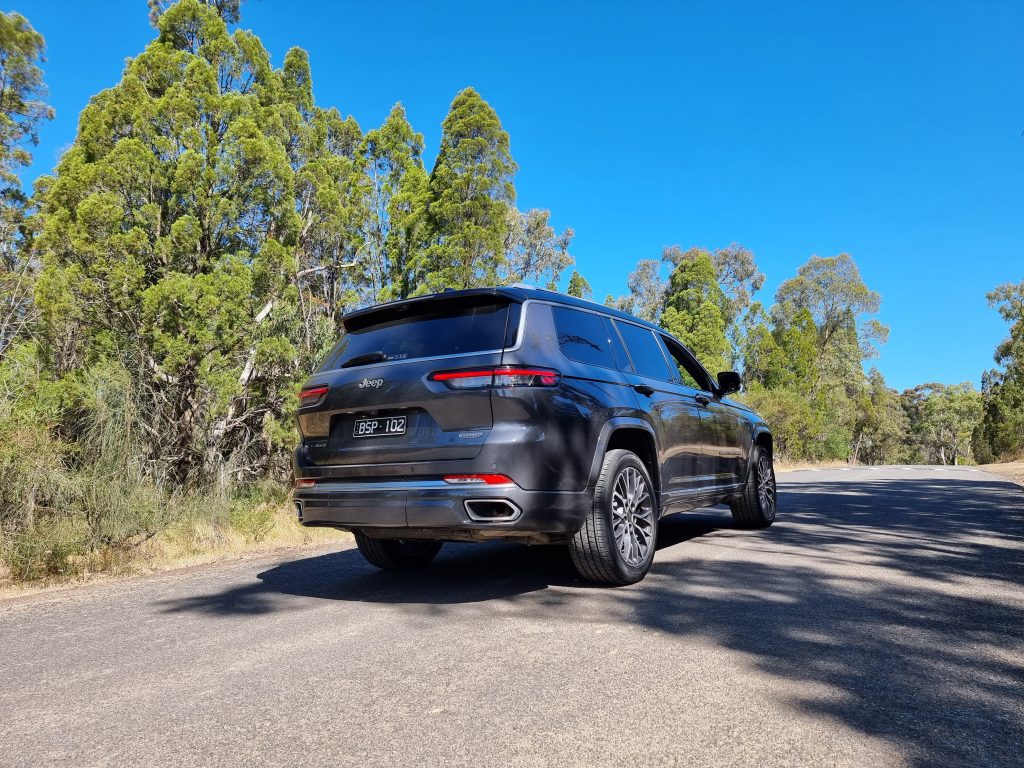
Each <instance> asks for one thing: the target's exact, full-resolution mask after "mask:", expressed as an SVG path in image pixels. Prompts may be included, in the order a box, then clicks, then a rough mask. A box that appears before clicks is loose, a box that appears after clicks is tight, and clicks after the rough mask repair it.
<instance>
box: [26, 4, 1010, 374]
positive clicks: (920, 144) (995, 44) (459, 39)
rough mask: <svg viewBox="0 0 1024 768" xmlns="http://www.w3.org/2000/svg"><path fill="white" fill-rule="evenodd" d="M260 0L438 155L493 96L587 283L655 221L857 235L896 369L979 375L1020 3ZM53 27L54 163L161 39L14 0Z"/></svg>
mask: <svg viewBox="0 0 1024 768" xmlns="http://www.w3.org/2000/svg"><path fill="white" fill-rule="evenodd" d="M771 5H772V4H767V3H759V2H751V3H730V2H722V3H686V4H683V3H665V4H656V3H623V4H619V5H616V4H605V3H596V2H587V3H583V2H580V3H568V2H566V3H561V2H515V3H449V2H432V3H429V4H428V3H403V2H396V1H392V2H388V3H366V2H360V3H356V2H348V1H346V0H339V1H338V2H312V1H306V2H295V1H294V0H293V1H292V2H282V0H248V2H246V3H245V4H244V5H243V7H242V15H243V18H242V26H243V27H245V28H249V29H252V30H253V31H254V32H256V33H257V34H258V35H259V36H260V37H261V38H262V39H263V42H264V44H265V45H266V46H267V48H268V50H269V51H270V52H271V54H272V56H273V57H274V60H275V62H276V63H277V64H280V62H281V60H282V59H283V56H284V53H285V51H286V50H287V49H288V48H289V47H290V46H292V45H298V46H301V47H303V48H305V49H306V50H307V51H309V53H310V59H311V63H312V68H313V78H314V87H315V93H316V97H317V101H318V103H320V104H321V105H323V106H336V107H338V108H339V109H340V110H341V111H342V113H344V114H352V115H354V116H355V117H356V119H357V120H358V121H359V123H360V125H361V126H362V127H363V129H364V130H367V129H369V128H372V127H374V126H376V125H379V124H380V123H381V122H382V121H383V119H384V117H385V116H386V115H387V113H388V111H389V109H390V108H391V106H392V104H394V103H395V102H396V101H401V102H402V103H403V104H404V105H405V107H406V109H407V111H408V114H409V118H410V120H411V122H412V123H413V125H414V127H415V128H416V129H417V130H419V131H421V132H422V133H423V134H424V136H425V138H426V142H427V146H428V152H427V155H428V157H427V162H428V167H429V164H430V163H432V161H433V154H434V152H435V151H436V147H437V144H438V140H439V137H440V124H441V121H442V120H443V119H444V116H445V113H446V112H447V109H448V106H449V104H450V102H451V100H452V98H453V97H454V95H455V94H456V93H457V92H458V91H459V90H460V89H462V88H464V87H466V86H469V85H471V86H473V87H475V88H476V89H477V90H479V91H480V92H481V94H482V95H483V96H484V98H485V99H487V100H488V101H489V102H490V103H491V105H492V106H493V107H494V108H495V109H496V110H497V112H498V114H499V116H500V117H501V119H502V121H503V124H504V126H505V128H506V129H507V130H508V131H509V133H510V134H511V137H512V152H513V155H514V157H515V159H516V161H517V162H518V163H519V165H520V172H519V174H518V176H517V178H516V185H517V189H518V193H519V204H520V207H522V208H531V207H542V208H550V209H551V211H552V214H553V215H552V218H553V221H554V223H555V224H556V225H557V226H559V227H565V226H571V227H573V228H574V229H575V231H576V238H575V240H574V242H573V248H572V252H573V253H574V255H575V256H576V259H577V263H578V266H579V269H580V271H581V272H583V274H584V275H585V276H586V277H587V278H588V279H589V280H590V282H591V284H592V285H593V287H594V292H595V295H596V298H598V299H599V300H600V299H602V298H603V297H604V296H605V294H607V293H613V294H616V295H618V294H620V293H623V292H624V291H625V278H626V275H627V274H628V273H629V271H630V270H631V269H632V268H633V266H634V265H635V263H636V261H637V260H639V259H641V258H657V257H658V256H659V255H660V253H661V249H662V248H663V247H664V246H666V245H671V244H676V243H678V244H680V245H682V246H684V247H686V246H690V245H703V246H707V247H710V248H717V247H721V246H725V245H728V244H729V243H731V242H739V243H742V244H743V245H745V246H746V247H748V248H750V249H751V250H753V251H754V253H755V254H756V256H757V260H758V263H759V265H760V267H761V269H762V271H763V272H765V273H766V274H767V276H768V281H767V284H766V285H765V288H764V290H763V291H762V292H761V293H760V294H759V295H758V298H759V299H761V300H762V301H764V302H765V303H766V304H767V303H770V302H771V298H772V296H773V295H774V292H775V289H776V287H777V286H778V284H779V283H781V282H782V281H783V280H785V279H787V278H789V277H791V276H792V275H793V274H795V272H796V269H797V267H799V266H800V264H802V263H803V262H804V261H806V260H807V258H808V257H809V256H811V255H812V254H818V255H822V256H831V255H835V254H837V253H840V252H843V251H845V252H848V253H850V254H852V255H853V257H854V258H855V260H856V261H857V263H858V264H859V265H860V268H861V271H862V273H863V276H864V279H865V281H866V282H867V284H868V285H869V286H870V287H872V288H874V289H875V290H877V291H879V292H880V293H881V294H882V297H883V302H882V312H881V314H880V316H879V317H880V319H881V320H882V321H883V322H885V323H886V324H888V325H889V326H890V328H891V335H890V340H889V343H888V344H887V345H886V346H885V348H884V350H883V352H882V355H881V357H880V358H879V360H878V361H877V362H876V364H877V365H878V367H879V368H880V369H881V370H882V372H883V373H884V374H885V376H886V378H887V379H888V380H889V383H890V384H891V385H892V386H895V387H898V388H901V389H902V388H904V387H909V386H912V385H914V384H916V383H919V382H923V381H945V382H959V381H965V380H970V381H974V382H975V383H977V382H978V380H979V378H980V374H981V372H982V371H983V370H984V369H986V368H989V367H991V366H992V359H991V358H992V351H993V348H994V347H995V345H996V344H997V343H998V341H999V340H1000V339H1001V338H1003V337H1004V336H1005V335H1006V326H1005V324H1004V323H1003V322H1002V320H1001V319H1000V318H999V317H998V315H997V314H996V313H995V311H994V310H991V309H989V308H988V307H987V306H986V302H985V293H986V292H987V291H989V290H991V289H992V288H993V287H994V286H996V285H997V284H999V283H1002V282H1007V281H1013V282H1019V281H1021V280H1024V135H1022V132H1024V3H1021V2H1019V0H1017V1H1011V2H963V3H942V2H927V3H925V2H920V3H871V2H861V3H843V4H840V3H820V2H818V3H807V4H802V3H786V4H779V7H770V6H771ZM6 9H7V10H17V11H19V12H21V13H23V14H25V15H26V16H28V17H29V19H30V20H31V22H32V23H33V25H34V26H35V27H36V28H37V29H38V30H39V31H40V32H42V33H43V35H44V36H45V37H46V40H47V45H48V62H47V65H46V80H47V82H48V84H49V87H50V93H51V102H52V103H53V105H54V106H55V107H56V109H57V119H56V120H55V121H54V122H53V123H51V124H49V125H47V126H45V127H44V128H43V132H42V141H41V143H40V146H39V147H38V149H37V151H36V161H35V164H34V166H33V167H32V168H31V169H29V171H28V173H27V174H26V178H27V179H29V180H31V179H33V178H35V177H36V176H37V175H39V174H41V173H44V172H47V171H49V170H50V169H51V168H52V167H53V165H54V163H55V162H56V160H57V158H58V157H59V154H60V152H61V151H62V149H64V148H66V147H67V146H68V145H69V144H70V143H71V142H72V141H73V140H74V137H75V129H76V123H77V117H78V113H79V112H80V111H81V109H82V108H83V107H84V106H85V104H86V102H87V101H88V99H89V97H90V96H91V95H92V94H94V93H96V92H97V91H99V90H101V89H103V88H106V87H109V86H111V85H114V84H115V83H116V82H117V81H118V79H119V77H120V73H121V69H122V66H123V62H124V59H125V58H126V57H128V56H132V55H135V54H137V53H138V52H139V51H141V50H142V48H143V47H144V46H145V45H146V43H147V42H148V41H149V40H150V39H151V38H152V37H153V35H154V32H153V30H152V28H151V27H150V26H149V24H148V21H147V16H146V4H145V2H144V0H116V1H115V0H106V1H105V2H102V3H77V2H71V1H70V0H63V1H61V0H21V2H17V3H15V4H13V5H11V4H10V3H8V4H7V6H6Z"/></svg>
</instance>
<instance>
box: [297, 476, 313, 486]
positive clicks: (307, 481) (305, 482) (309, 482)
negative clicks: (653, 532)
mask: <svg viewBox="0 0 1024 768" xmlns="http://www.w3.org/2000/svg"><path fill="white" fill-rule="evenodd" d="M295 487H296V488H316V480H310V479H309V478H305V479H302V480H296V481H295Z"/></svg>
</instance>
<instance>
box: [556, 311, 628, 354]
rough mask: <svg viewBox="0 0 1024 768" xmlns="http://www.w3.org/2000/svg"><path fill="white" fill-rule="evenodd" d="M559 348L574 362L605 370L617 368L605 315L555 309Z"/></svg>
mask: <svg viewBox="0 0 1024 768" xmlns="http://www.w3.org/2000/svg"><path fill="white" fill-rule="evenodd" d="M552 315H553V316H554V319H555V333H557V334H558V348H559V349H561V350H562V354H564V355H565V356H566V357H568V358H569V359H570V360H576V361H577V362H580V363H588V364H589V365H599V366H601V367H602V368H615V358H614V357H613V356H612V348H611V340H610V339H609V338H608V328H607V326H606V325H605V323H604V320H603V318H602V317H601V315H597V314H594V313H593V312H582V311H580V310H577V309H566V308H565V307H553V308H552Z"/></svg>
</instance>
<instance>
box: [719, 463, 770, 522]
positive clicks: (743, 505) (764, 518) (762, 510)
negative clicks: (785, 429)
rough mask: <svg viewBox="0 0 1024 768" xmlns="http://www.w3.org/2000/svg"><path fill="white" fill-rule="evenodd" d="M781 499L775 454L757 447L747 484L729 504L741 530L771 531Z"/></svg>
mask: <svg viewBox="0 0 1024 768" xmlns="http://www.w3.org/2000/svg"><path fill="white" fill-rule="evenodd" d="M777 496H778V494H777V492H776V488H775V468H774V467H773V466H772V457H771V454H770V453H768V451H766V450H765V449H764V448H762V447H761V446H759V445H756V446H754V456H753V461H752V462H751V467H750V472H749V473H747V484H746V485H745V486H743V492H742V493H741V494H740V495H739V496H738V497H737V498H736V499H734V500H733V501H732V502H731V503H730V504H729V507H730V508H731V509H732V519H733V521H734V522H735V523H736V525H737V526H739V527H740V528H767V527H768V526H769V525H771V524H772V523H773V522H774V521H775V508H776V502H777Z"/></svg>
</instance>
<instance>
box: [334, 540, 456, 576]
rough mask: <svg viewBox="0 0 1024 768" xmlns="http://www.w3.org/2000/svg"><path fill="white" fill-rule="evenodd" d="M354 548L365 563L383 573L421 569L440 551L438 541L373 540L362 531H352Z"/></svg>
mask: <svg viewBox="0 0 1024 768" xmlns="http://www.w3.org/2000/svg"><path fill="white" fill-rule="evenodd" d="M353 535H354V536H355V537H356V546H357V547H359V552H360V554H361V555H362V556H363V557H365V558H366V560H367V562H369V563H370V564H371V565H375V566H377V567H378V568H381V569H383V570H385V571H407V570H411V569H413V568H422V567H423V566H425V565H427V564H428V563H430V561H431V560H433V559H434V558H435V557H436V556H437V553H438V552H440V551H441V542H440V541H422V540H416V539H374V538H371V537H370V536H367V535H366V534H365V533H363V532H362V531H353Z"/></svg>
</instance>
